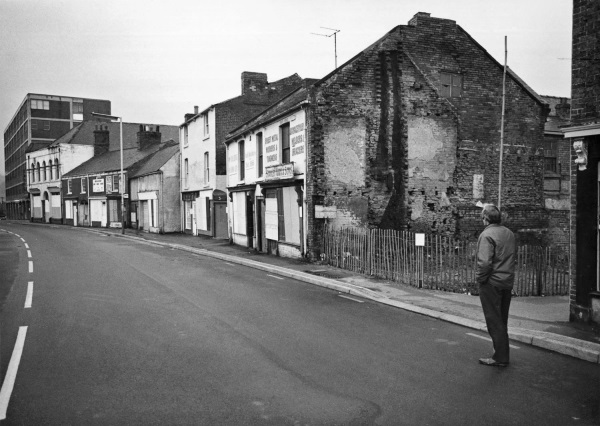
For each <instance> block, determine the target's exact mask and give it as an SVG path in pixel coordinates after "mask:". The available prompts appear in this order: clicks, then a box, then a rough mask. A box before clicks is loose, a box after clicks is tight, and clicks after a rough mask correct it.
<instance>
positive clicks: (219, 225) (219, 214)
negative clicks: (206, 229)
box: [214, 203, 229, 238]
mask: <svg viewBox="0 0 600 426" xmlns="http://www.w3.org/2000/svg"><path fill="white" fill-rule="evenodd" d="M214 209H215V211H214V218H215V222H214V223H215V238H229V232H227V203H215V204H214Z"/></svg>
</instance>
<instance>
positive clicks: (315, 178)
mask: <svg viewBox="0 0 600 426" xmlns="http://www.w3.org/2000/svg"><path fill="white" fill-rule="evenodd" d="M502 80H503V65H502V64H500V63H498V62H497V61H496V60H495V59H493V58H492V57H491V56H490V55H489V54H488V53H487V52H486V51H485V49H484V48H483V47H482V46H481V45H479V44H478V43H477V42H476V41H475V40H474V39H473V38H472V37H471V36H470V35H469V34H467V33H466V32H465V31H464V30H463V29H462V28H461V27H460V26H458V25H457V24H456V23H455V22H454V21H451V20H446V19H438V18H432V17H431V16H430V15H429V14H428V13H417V14H416V15H415V16H414V18H413V19H411V20H410V22H409V23H408V25H403V26H398V27H396V28H394V29H392V30H391V31H390V32H388V33H387V34H386V35H385V36H384V37H383V38H381V39H380V40H378V41H377V42H376V43H374V44H373V45H371V46H370V47H368V48H367V49H365V50H364V51H362V52H360V53H359V54H358V55H356V56H355V57H354V58H352V59H351V60H350V61H348V62H347V63H345V64H344V65H342V66H341V67H339V68H338V69H336V70H335V71H334V72H332V73H331V74H329V75H328V76H326V77H324V78H323V79H321V80H320V81H318V82H317V83H315V84H314V86H313V87H312V90H311V95H310V99H309V103H310V105H309V107H308V108H309V112H308V115H307V132H308V135H307V137H308V140H309V143H308V144H307V149H308V153H307V161H308V170H307V189H306V192H307V193H306V196H307V203H308V205H307V216H308V226H309V227H310V228H311V229H309V230H308V234H309V240H308V250H309V252H311V254H312V255H313V256H314V255H318V254H319V252H320V238H319V235H320V234H321V230H322V229H323V227H324V226H325V220H324V219H321V218H319V217H317V216H318V215H317V216H315V211H316V210H320V209H322V208H328V207H330V208H332V209H335V210H336V213H335V217H334V218H332V219H331V218H330V219H328V221H329V223H330V224H333V225H334V226H338V227H339V226H344V225H353V226H369V227H381V228H393V229H409V230H413V231H418V232H426V233H438V234H444V235H454V236H457V237H460V238H467V239H474V238H476V236H477V235H478V234H479V232H480V231H481V230H482V228H483V226H482V223H481V220H480V218H479V214H480V209H479V208H477V207H476V203H477V202H478V201H481V202H493V203H496V202H497V199H498V186H499V185H498V181H499V179H498V170H499V146H500V128H501V116H502V110H501V104H502ZM547 114H548V106H547V105H546V104H545V103H544V101H543V100H542V99H541V98H540V97H539V96H538V95H537V94H536V93H535V92H534V91H533V90H532V89H531V88H529V87H528V86H527V85H526V84H525V83H524V82H523V81H522V80H521V79H520V78H519V77H518V76H517V75H516V74H515V73H514V72H512V71H511V70H510V69H509V70H508V73H507V79H506V112H505V124H504V135H505V136H504V158H503V171H504V173H503V180H502V182H503V186H502V191H503V192H502V207H503V211H504V213H505V215H506V219H505V223H506V224H507V226H509V227H510V228H511V229H513V230H514V231H517V233H518V235H519V238H520V240H521V241H536V242H537V241H540V240H542V239H544V238H546V237H545V230H546V228H547V225H548V213H547V211H546V209H545V206H544V196H543V179H544V169H543V165H544V156H543V144H544V124H545V122H546V116H547Z"/></svg>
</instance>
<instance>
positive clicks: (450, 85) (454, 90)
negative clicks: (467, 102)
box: [440, 72, 462, 98]
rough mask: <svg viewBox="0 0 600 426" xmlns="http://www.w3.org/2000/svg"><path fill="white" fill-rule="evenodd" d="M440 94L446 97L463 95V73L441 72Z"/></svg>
mask: <svg viewBox="0 0 600 426" xmlns="http://www.w3.org/2000/svg"><path fill="white" fill-rule="evenodd" d="M440 94H441V95H442V96H443V97H445V98H458V97H461V96H462V75H460V74H451V73H445V72H443V73H440Z"/></svg>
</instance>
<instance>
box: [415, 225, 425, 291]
mask: <svg viewBox="0 0 600 426" xmlns="http://www.w3.org/2000/svg"><path fill="white" fill-rule="evenodd" d="M415 247H416V250H417V267H416V270H417V283H418V286H419V288H423V263H424V256H423V251H424V249H425V234H415Z"/></svg>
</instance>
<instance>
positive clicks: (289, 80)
mask: <svg viewBox="0 0 600 426" xmlns="http://www.w3.org/2000/svg"><path fill="white" fill-rule="evenodd" d="M301 80H302V79H301V78H300V76H299V75H298V74H297V73H295V74H292V75H290V76H288V77H285V78H282V79H280V80H276V81H273V82H270V83H268V89H267V90H268V91H267V92H264V91H259V92H256V93H253V92H249V93H246V94H242V95H239V96H236V97H233V98H229V99H226V100H224V101H222V102H218V103H216V104H212V105H210V106H209V107H207V108H204V109H203V110H202V111H200V112H199V113H198V114H190V115H189V116H186V117H187V119H186V120H185V122H184V123H183V124H181V126H184V125H185V124H187V123H189V122H190V121H194V120H195V119H197V118H198V117H199V116H201V115H202V114H205V113H206V111H208V110H209V109H211V108H215V107H229V108H232V109H237V110H238V111H240V112H247V111H248V106H255V107H261V108H266V107H268V106H269V105H271V104H273V102H276V101H277V100H278V99H281V98H282V97H285V96H287V95H289V93H291V92H293V91H294V90H296V89H297V88H298V84H297V83H296V82H300V81H301ZM270 89H278V90H270ZM259 110H260V108H259ZM181 126H180V127H181Z"/></svg>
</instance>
